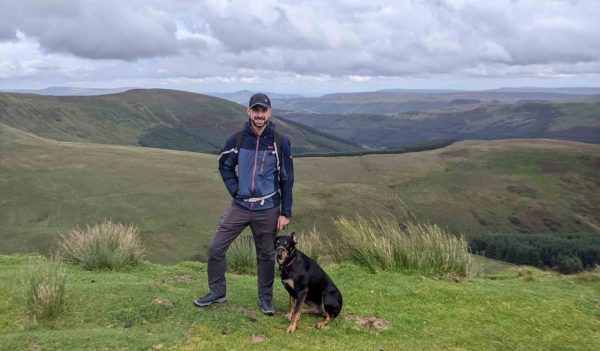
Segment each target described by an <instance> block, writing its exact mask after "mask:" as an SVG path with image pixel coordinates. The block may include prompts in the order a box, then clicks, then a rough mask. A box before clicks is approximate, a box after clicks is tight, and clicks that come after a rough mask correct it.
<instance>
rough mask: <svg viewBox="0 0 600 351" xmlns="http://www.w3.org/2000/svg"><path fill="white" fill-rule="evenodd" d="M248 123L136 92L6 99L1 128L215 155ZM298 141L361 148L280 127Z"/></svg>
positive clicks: (214, 103)
mask: <svg viewBox="0 0 600 351" xmlns="http://www.w3.org/2000/svg"><path fill="white" fill-rule="evenodd" d="M246 119H247V115H246V110H245V108H244V107H243V106H241V105H239V104H236V103H233V102H230V101H226V100H222V99H219V98H215V97H212V96H206V95H201V94H195V93H189V92H183V91H176V90H163V89H144V90H142V89H134V90H129V91H126V92H123V93H118V94H106V95H98V96H41V95H33V94H14V93H12V94H11V93H0V122H1V123H4V124H6V125H8V126H11V127H13V128H17V129H20V130H23V131H27V132H30V133H34V134H36V135H39V136H42V137H45V138H49V139H55V140H60V141H77V142H91V143H100V144H115V145H141V146H147V147H158V148H165V149H175V150H187V151H197V152H210V153H215V152H217V151H218V150H219V149H220V148H222V147H223V145H222V144H223V142H224V140H225V139H226V138H227V136H228V135H230V134H231V133H233V132H235V131H237V130H239V129H241V127H242V125H243V122H244V121H245V120H246ZM274 123H275V124H277V125H278V127H279V130H280V131H281V132H282V133H285V134H289V135H290V136H292V138H294V140H295V144H294V146H295V147H296V151H297V152H303V151H311V152H328V151H329V152H330V151H353V150H358V149H360V148H359V147H357V146H355V145H352V144H349V143H344V142H340V141H336V140H329V139H328V138H327V137H324V136H322V135H316V134H314V133H312V132H310V131H308V130H306V129H304V128H302V126H297V125H289V124H288V123H285V122H284V121H278V120H275V121H274Z"/></svg>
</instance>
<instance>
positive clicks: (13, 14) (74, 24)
mask: <svg viewBox="0 0 600 351" xmlns="http://www.w3.org/2000/svg"><path fill="white" fill-rule="evenodd" d="M2 4H3V5H4V6H3V7H4V8H6V9H7V11H2V12H0V13H1V14H0V23H6V24H5V25H4V27H3V30H0V35H2V33H4V36H3V37H4V38H10V37H11V34H12V33H14V32H16V31H17V30H18V31H21V32H23V33H24V34H26V35H27V36H28V37H31V38H35V39H37V41H38V42H39V43H40V46H41V48H42V49H43V50H45V51H47V52H51V53H52V52H59V53H68V54H72V55H75V56H78V57H83V58H89V59H120V60H133V59H138V58H148V57H155V56H165V55H173V54H176V52H177V39H176V37H175V32H176V30H177V26H176V24H175V21H174V19H173V18H172V16H171V15H170V14H169V13H167V12H166V11H164V10H161V9H159V8H156V7H154V6H151V5H148V4H145V3H144V2H137V1H134V2H129V1H113V2H110V1H94V0H92V1H86V0H79V1H43V0H39V1H21V0H4V1H3V2H2ZM14 18H17V19H18V21H15V20H14ZM0 28H2V27H0Z"/></svg>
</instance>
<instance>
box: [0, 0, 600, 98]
mask: <svg viewBox="0 0 600 351" xmlns="http://www.w3.org/2000/svg"><path fill="white" fill-rule="evenodd" d="M599 18H600V1H596V0H589V1H585V0H562V1H559V0H554V1H550V0H547V1H546V0H482V1H471V0H431V1H424V0H422V1H417V0H411V1H409V0H397V1H379V0H369V1H365V0H346V1H342V0H329V1H322V0H315V1H312V0H309V1H301V0H290V1H287V0H260V1H258V0H229V1H226V0H205V1H198V0H127V1H125V0H68V1H67V0H64V1H63V0H0V89H42V88H46V87H50V86H63V87H65V86H68V87H89V88H118V87H140V88H169V89H180V90H189V91H196V92H232V91H237V90H241V89H249V90H253V91H270V92H281V93H300V94H302V93H315V94H317V93H327V92H335V91H371V90H377V89H394V88H395V89H474V90H479V89H492V88H499V87H523V86H539V87H566V86H595V87H599V86H600V20H598V19H599Z"/></svg>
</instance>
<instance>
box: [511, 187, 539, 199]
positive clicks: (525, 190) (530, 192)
mask: <svg viewBox="0 0 600 351" xmlns="http://www.w3.org/2000/svg"><path fill="white" fill-rule="evenodd" d="M506 191H508V192H509V193H513V194H517V195H520V196H525V197H530V198H532V199H535V197H536V193H537V192H536V191H535V189H533V188H530V187H528V186H524V185H509V186H507V187H506Z"/></svg>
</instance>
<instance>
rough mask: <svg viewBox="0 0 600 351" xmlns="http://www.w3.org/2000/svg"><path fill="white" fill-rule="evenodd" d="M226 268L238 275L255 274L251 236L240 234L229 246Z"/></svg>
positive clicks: (254, 258)
mask: <svg viewBox="0 0 600 351" xmlns="http://www.w3.org/2000/svg"><path fill="white" fill-rule="evenodd" d="M227 267H228V268H229V270H230V271H232V272H235V273H239V274H256V248H255V246H254V238H253V237H252V235H251V234H242V235H240V236H239V237H238V238H237V239H235V241H234V242H233V244H231V246H230V247H229V250H228V251H227Z"/></svg>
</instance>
